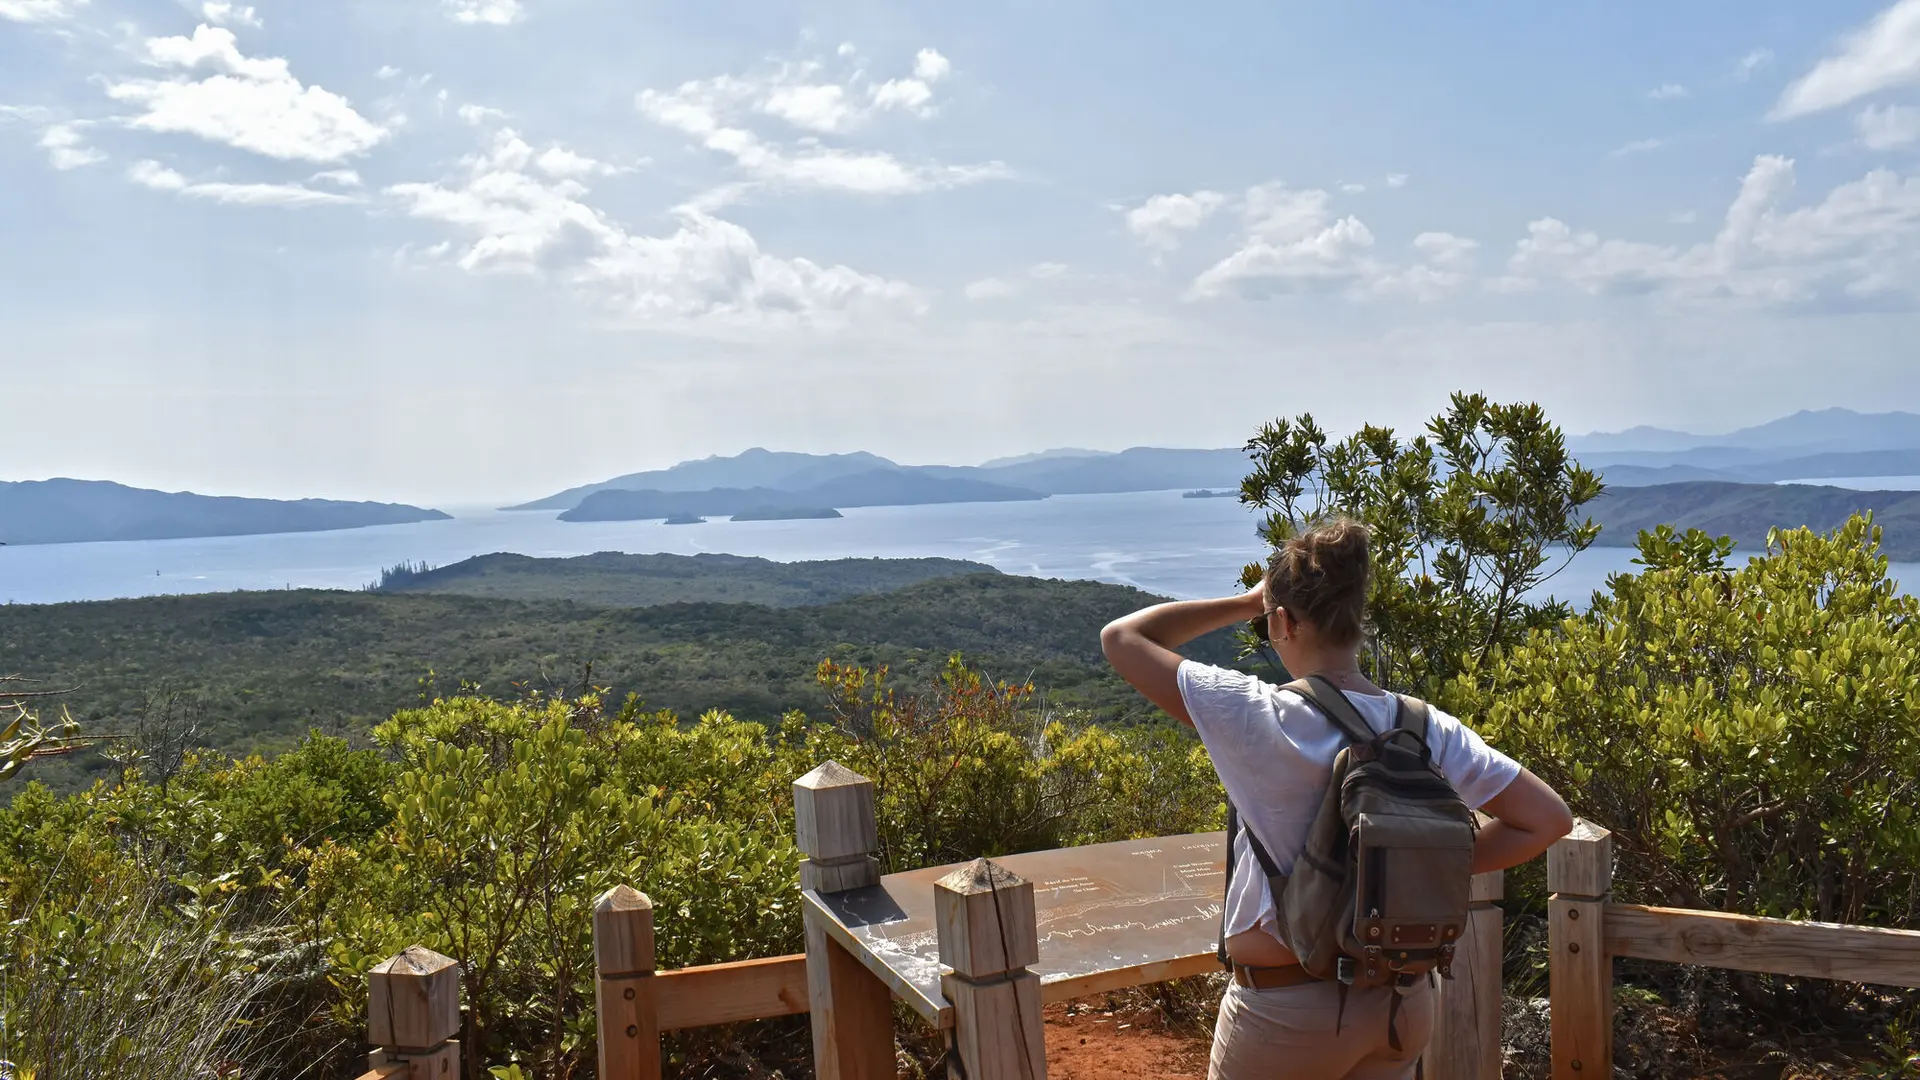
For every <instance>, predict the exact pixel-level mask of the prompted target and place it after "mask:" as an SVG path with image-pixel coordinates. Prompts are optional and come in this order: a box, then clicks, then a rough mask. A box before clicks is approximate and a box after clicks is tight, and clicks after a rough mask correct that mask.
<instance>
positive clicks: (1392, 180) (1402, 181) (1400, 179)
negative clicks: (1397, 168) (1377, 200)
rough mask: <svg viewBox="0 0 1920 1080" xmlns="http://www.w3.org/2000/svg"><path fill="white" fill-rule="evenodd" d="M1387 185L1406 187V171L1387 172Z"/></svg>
mask: <svg viewBox="0 0 1920 1080" xmlns="http://www.w3.org/2000/svg"><path fill="white" fill-rule="evenodd" d="M1387 186H1388V187H1390V188H1403V187H1406V186H1407V174H1406V173H1403V172H1397V173H1388V174H1387Z"/></svg>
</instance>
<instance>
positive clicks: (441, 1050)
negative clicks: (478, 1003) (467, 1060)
mask: <svg viewBox="0 0 1920 1080" xmlns="http://www.w3.org/2000/svg"><path fill="white" fill-rule="evenodd" d="M459 1035H460V965H459V964H458V963H456V962H455V961H453V960H451V959H449V958H447V957H445V956H441V955H440V954H439V953H437V952H434V951H433V950H432V949H427V948H422V947H421V946H419V945H414V946H410V947H409V948H407V949H406V951H404V952H402V953H401V954H400V955H398V956H395V957H393V958H392V959H390V960H386V961H384V962H382V963H380V964H379V965H377V966H376V967H375V968H374V969H373V971H372V972H371V973H370V974H369V975H368V976H367V1041H368V1042H370V1043H372V1044H373V1045H374V1051H373V1052H372V1053H371V1054H368V1055H367V1068H368V1069H370V1070H374V1071H376V1072H379V1071H383V1070H385V1071H386V1075H387V1076H389V1077H391V1078H392V1080H402V1078H404V1080H455V1078H457V1077H458V1076H459V1075H460V1042H459V1038H458V1036H459ZM402 1069H403V1070H404V1071H402Z"/></svg>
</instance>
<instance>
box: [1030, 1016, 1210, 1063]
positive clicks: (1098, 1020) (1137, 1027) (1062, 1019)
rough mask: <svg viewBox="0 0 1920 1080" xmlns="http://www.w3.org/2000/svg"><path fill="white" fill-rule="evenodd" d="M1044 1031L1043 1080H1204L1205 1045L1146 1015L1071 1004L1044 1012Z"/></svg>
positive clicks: (1201, 1037) (1198, 1039)
mask: <svg viewBox="0 0 1920 1080" xmlns="http://www.w3.org/2000/svg"><path fill="white" fill-rule="evenodd" d="M1046 1025H1047V1080H1118V1078H1121V1077H1136V1076H1142V1077H1144V1076H1157V1077H1168V1078H1172V1080H1205V1077H1206V1075H1207V1050H1208V1041H1207V1039H1206V1038H1205V1037H1203V1036H1200V1035H1197V1034H1190V1033H1183V1032H1176V1031H1169V1030H1167V1028H1166V1026H1165V1025H1164V1024H1163V1023H1162V1022H1161V1021H1160V1019H1159V1018H1158V1016H1157V1014H1156V1013H1155V1012H1154V1011H1153V1010H1151V1009H1145V1010H1140V1011H1128V1010H1115V1009H1110V1008H1107V1007H1106V1005H1105V1004H1104V1003H1103V1002H1101V1001H1099V1000H1098V999H1095V1000H1090V1001H1072V1002H1066V1003H1063V1004H1059V1005H1049V1006H1047V1008H1046Z"/></svg>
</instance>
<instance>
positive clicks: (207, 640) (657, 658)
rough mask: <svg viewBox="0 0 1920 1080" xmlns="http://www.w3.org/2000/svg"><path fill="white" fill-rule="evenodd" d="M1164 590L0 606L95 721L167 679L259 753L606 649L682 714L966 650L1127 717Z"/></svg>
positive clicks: (23, 666) (556, 688)
mask: <svg viewBox="0 0 1920 1080" xmlns="http://www.w3.org/2000/svg"><path fill="white" fill-rule="evenodd" d="M750 579H751V577H750ZM561 580H563V581H564V578H563V579H561ZM795 580H798V579H795ZM1153 599H1154V598H1153V597H1151V596H1149V595H1148V594H1146V593H1142V592H1140V591H1139V590H1136V589H1130V588H1127V587H1124V586H1119V585H1108V584H1103V583H1100V582H1090V581H1043V580H1039V579H1035V578H1023V577H1014V576H1010V575H1003V574H998V573H988V574H974V575H968V576H963V577H949V578H942V579H935V580H929V581H924V582H921V583H919V584H916V585H912V586H908V587H906V588H902V589H898V590H896V591H894V592H890V593H885V594H881V595H873V596H859V597H853V598H850V599H846V600H841V601H838V602H836V603H832V604H825V605H819V606H813V607H801V608H775V607H766V606H761V605H756V604H721V603H675V604H663V605H658V606H653V607H645V608H607V607H599V606H588V605H586V604H578V603H570V602H535V601H517V600H493V599H485V598H478V597H467V596H453V595H409V594H400V595H388V594H384V593H350V592H326V591H291V592H289V591H276V592H257V593H224V594H212V595H199V596H172V597H152V598H144V599H133V600H114V601H105V602H97V603H85V604H56V605H45V606H29V605H14V606H6V607H0V656H5V657H6V658H7V661H6V662H7V663H8V664H9V665H12V666H14V667H16V668H17V669H18V670H20V671H23V672H29V671H30V672H33V673H34V675H35V676H36V677H38V678H40V679H43V680H45V681H47V682H48V683H49V684H52V685H58V686H63V687H65V686H71V687H74V688H75V689H74V691H73V692H72V693H71V694H69V695H67V696H66V697H65V698H64V699H63V700H64V702H65V704H66V705H67V707H68V708H70V709H71V710H72V712H73V715H74V716H75V717H76V718H78V719H79V720H81V721H82V722H83V723H84V724H86V725H87V726H88V728H89V729H90V730H96V731H109V730H111V731H121V730H125V729H126V728H128V727H129V726H130V725H131V724H132V723H133V722H134V721H135V720H136V719H137V718H138V717H140V716H141V715H142V714H143V713H145V712H147V711H149V710H150V707H151V706H150V699H151V698H152V696H153V694H154V693H155V692H156V691H157V690H167V691H174V692H179V693H182V694H184V695H186V697H187V699H188V703H187V708H188V709H189V711H191V712H192V713H193V722H194V724H195V725H196V726H197V727H198V729H199V738H200V739H201V745H206V746H211V747H215V748H218V749H222V750H227V751H230V752H241V753H244V752H249V751H253V750H263V751H274V750H284V749H287V748H289V747H291V746H292V745H293V744H294V743H295V742H296V741H297V740H298V739H299V738H300V737H301V736H302V735H303V734H304V733H305V732H306V731H307V730H308V729H309V728H319V729H321V730H324V731H327V732H329V733H332V734H336V735H342V736H357V735H360V734H362V733H364V732H365V731H367V730H369V729H370V728H371V727H372V726H373V725H374V724H375V723H377V722H379V721H380V720H383V719H385V718H386V717H388V716H390V715H392V714H393V712H394V711H395V710H396V709H400V708H404V707H406V706H408V705H410V704H415V703H417V702H418V701H419V700H420V695H421V680H422V678H423V677H427V676H429V675H430V676H431V677H432V680H433V684H434V686H436V687H438V688H439V690H441V691H443V692H452V691H454V690H457V689H458V688H460V687H461V686H463V685H465V686H471V687H473V688H475V690H476V691H477V692H479V693H483V694H489V695H495V696H501V697H507V698H513V697H518V696H520V695H521V694H523V693H525V692H526V691H528V690H532V689H538V690H542V691H545V692H548V693H555V692H566V691H567V690H569V689H572V690H578V689H579V688H580V687H581V685H582V683H583V680H584V679H585V678H586V671H587V668H588V666H589V665H591V669H592V675H591V681H592V682H593V683H594V684H595V685H599V686H604V687H608V688H610V692H611V693H612V694H613V695H614V696H615V699H616V700H618V699H621V698H624V697H625V696H626V695H627V694H629V693H632V694H637V695H639V697H640V698H641V699H642V700H644V701H645V702H646V703H647V705H648V706H649V707H651V708H666V709H672V710H674V711H676V712H678V713H679V714H680V715H682V716H687V717H692V716H697V715H699V714H700V713H701V712H704V711H706V710H708V709H724V710H727V711H729V712H731V713H733V714H734V715H736V716H740V717H743V718H749V719H753V720H764V721H772V720H774V719H776V718H778V717H779V716H780V715H782V714H783V713H785V712H787V711H788V710H790V709H796V708H805V707H809V706H812V705H815V704H817V703H818V701H819V693H818V690H817V688H816V687H815V685H814V683H813V671H814V668H815V666H816V665H817V664H818V663H819V662H820V660H821V658H823V657H829V656H830V657H833V658H835V659H837V660H840V661H842V662H845V663H859V664H869V665H877V664H886V665H890V666H891V667H892V668H893V670H894V671H895V672H896V673H897V675H898V677H900V678H902V679H904V680H906V681H907V682H908V683H909V684H913V683H915V682H916V681H920V682H924V679H923V678H921V677H920V676H918V675H917V673H921V672H927V673H928V674H931V673H932V672H937V671H938V670H939V669H940V667H941V665H942V664H943V663H944V662H945V659H946V657H947V656H948V654H949V653H950V652H951V651H956V650H958V651H964V652H966V653H967V654H968V655H969V656H973V657H977V659H978V662H979V663H980V664H981V665H982V666H983V667H984V668H985V669H986V670H988V671H991V672H993V673H994V674H996V675H999V676H1002V677H1006V678H1013V679H1017V680H1019V681H1021V682H1025V681H1028V680H1029V679H1031V680H1032V681H1033V682H1034V683H1035V685H1036V686H1038V687H1039V688H1040V690H1041V692H1042V693H1043V695H1044V696H1045V697H1046V699H1047V700H1049V701H1050V702H1053V703H1055V704H1074V705H1080V706H1084V707H1087V708H1089V709H1091V710H1092V711H1093V712H1094V713H1095V714H1096V715H1097V716H1099V717H1102V718H1105V719H1107V720H1110V721H1118V722H1126V721H1132V720H1139V719H1144V718H1146V717H1148V716H1151V715H1153V710H1152V709H1151V707H1149V706H1146V705H1144V704H1143V703H1142V702H1141V701H1140V699H1139V698H1138V697H1137V696H1136V695H1134V694H1133V693H1132V692H1131V691H1129V690H1128V689H1127V688H1126V687H1125V686H1124V685H1123V684H1121V683H1120V682H1119V681H1118V680H1117V679H1115V678H1114V677H1113V675H1112V674H1111V673H1109V672H1108V671H1107V670H1105V668H1104V666H1102V665H1101V664H1100V662H1099V661H1100V653H1099V649H1100V646H1099V630H1100V627H1101V626H1102V625H1103V624H1104V623H1105V622H1106V621H1107V620H1109V619H1112V618H1114V617H1116V616H1118V615H1120V614H1122V613H1124V612H1126V611H1130V610H1132V609H1134V608H1136V607H1139V606H1141V605H1143V604H1146V603H1149V602H1151V601H1152V600H1153ZM1233 651H1234V646H1233V644H1232V642H1231V641H1230V640H1227V639H1226V638H1224V637H1217V638H1215V639H1213V640H1210V641H1207V642H1203V643H1201V644H1200V645H1199V646H1198V652H1197V653H1196V655H1198V656H1202V657H1205V658H1208V659H1212V660H1216V661H1224V660H1230V659H1231V658H1232V656H1233ZM91 765H92V768H93V769H95V770H96V772H98V771H101V770H106V771H109V772H110V771H111V766H109V765H108V764H107V763H106V762H104V761H103V760H100V759H98V758H94V759H92V760H91ZM70 770H71V767H70V766H66V767H63V772H66V774H67V775H66V777H65V779H64V780H63V786H65V785H70V784H71V783H72V782H73V779H72V775H71V771H70Z"/></svg>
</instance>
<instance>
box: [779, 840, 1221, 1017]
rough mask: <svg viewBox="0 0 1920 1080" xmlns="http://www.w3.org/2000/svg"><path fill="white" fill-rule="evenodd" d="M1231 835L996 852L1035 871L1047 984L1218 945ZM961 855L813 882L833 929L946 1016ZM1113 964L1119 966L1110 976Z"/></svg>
mask: <svg viewBox="0 0 1920 1080" xmlns="http://www.w3.org/2000/svg"><path fill="white" fill-rule="evenodd" d="M1225 839H1226V834H1225V833H1218V832H1212V833H1193V834H1189V835H1186V836H1160V837H1154V838H1152V839H1147V840H1124V841H1121V842H1119V843H1113V844H1089V845H1087V846H1085V847H1076V848H1059V849H1056V850H1053V851H1032V852H1027V853H1025V854H1022V855H1008V856H1005V857H1003V858H996V859H994V860H993V861H994V862H995V863H996V864H998V865H1000V866H1004V867H1006V868H1007V869H1008V870H1011V871H1013V872H1014V873H1016V874H1018V875H1020V876H1021V877H1022V878H1025V879H1026V880H1028V881H1030V882H1032V883H1033V899H1034V908H1035V915H1036V917H1037V922H1038V925H1039V933H1040V962H1039V963H1037V964H1035V965H1033V967H1032V968H1030V969H1029V970H1031V971H1032V972H1033V973H1034V974H1036V975H1039V976H1040V981H1041V985H1042V986H1043V987H1046V986H1047V985H1049V984H1058V983H1069V982H1070V983H1074V984H1076V985H1084V986H1085V987H1087V990H1088V992H1089V993H1091V992H1094V991H1095V990H1098V989H1103V988H1107V987H1108V986H1124V985H1132V984H1133V983H1134V982H1144V981H1150V979H1149V978H1138V979H1129V975H1130V974H1132V973H1136V972H1137V970H1138V969H1143V968H1152V967H1154V966H1155V965H1164V964H1166V963H1168V962H1169V961H1176V960H1183V959H1192V958H1194V957H1199V956H1211V955H1212V954H1213V951H1214V948H1215V945H1216V943H1217V940H1218V936H1219V932H1220V910H1221V893H1222V890H1223V887H1224V883H1225V874H1226V846H1225ZM958 865H961V864H958V863H956V864H953V865H950V866H931V867H928V868H926V869H924V870H913V871H909V872H907V873H904V874H888V875H886V876H885V877H883V878H881V879H880V884H878V885H875V886H870V887H868V888H863V889H852V890H849V891H847V892H841V893H828V894H825V895H819V894H816V893H811V892H809V893H807V894H806V901H807V903H808V904H809V905H810V906H811V907H813V908H814V909H815V910H816V911H818V912H820V913H823V914H825V915H826V916H827V918H828V920H829V923H828V929H829V931H830V932H831V933H832V934H833V936H834V937H835V938H837V939H839V940H840V942H841V944H843V945H846V946H847V947H848V948H849V949H850V950H851V951H852V952H853V953H854V955H856V956H858V957H860V958H861V960H862V961H863V962H864V963H865V964H866V965H867V967H868V968H870V969H872V971H873V972H874V974H876V975H878V976H880V978H882V979H883V980H885V981H886V982H887V983H888V985H890V986H891V987H892V988H893V991H894V993H896V994H898V995H899V996H900V997H901V998H902V999H903V1000H905V1001H906V1002H907V1003H908V1004H910V1005H912V1006H913V1007H914V1009H915V1010H916V1011H918V1012H919V1013H920V1014H921V1015H922V1016H924V1017H926V1018H927V1019H928V1020H929V1021H930V1022H932V1023H933V1024H935V1025H936V1026H939V1027H945V1026H948V1025H949V1024H950V1023H951V1019H952V1017H951V1009H950V1008H949V1007H948V1005H947V1002H946V999H945V998H944V997H943V996H942V994H941V992H940V975H941V967H940V960H939V952H938V946H937V943H936V941H935V937H934V917H933V883H934V882H936V881H938V880H940V879H941V878H942V877H945V876H946V875H947V874H948V873H949V872H951V871H952V870H953V869H954V866H958ZM1140 974H1143V975H1149V976H1151V975H1153V974H1154V973H1153V972H1140ZM1107 975H1111V976H1113V978H1112V979H1111V980H1108V981H1104V982H1103V981H1102V980H1101V979H1100V977H1101V976H1107ZM1161 977H1164V976H1161Z"/></svg>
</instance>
